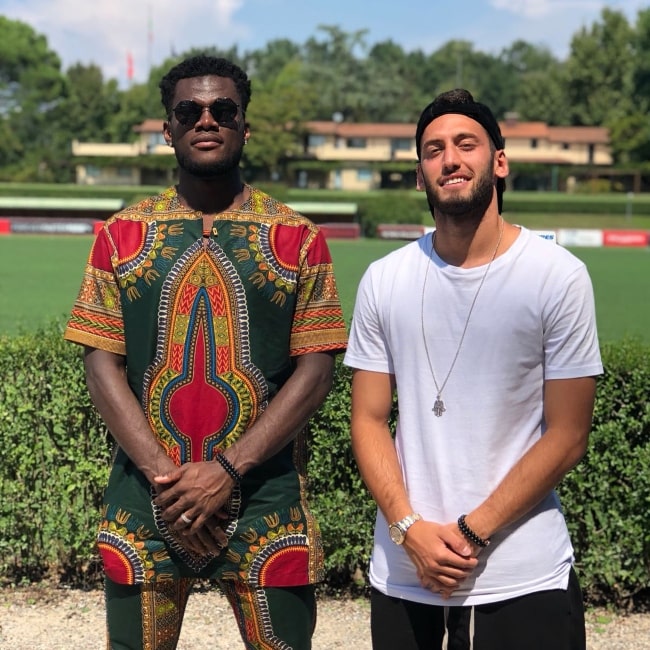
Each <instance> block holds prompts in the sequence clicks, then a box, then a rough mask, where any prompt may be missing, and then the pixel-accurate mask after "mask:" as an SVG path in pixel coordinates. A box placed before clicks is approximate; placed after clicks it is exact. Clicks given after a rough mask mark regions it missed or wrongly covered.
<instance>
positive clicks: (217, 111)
mask: <svg viewBox="0 0 650 650" xmlns="http://www.w3.org/2000/svg"><path fill="white" fill-rule="evenodd" d="M210 113H212V117H213V118H214V121H215V122H217V123H218V124H228V123H232V122H234V121H235V117H237V104H235V102H233V101H232V100H230V99H218V100H217V101H216V102H214V104H212V106H210Z"/></svg>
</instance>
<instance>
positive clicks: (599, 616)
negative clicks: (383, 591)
mask: <svg viewBox="0 0 650 650" xmlns="http://www.w3.org/2000/svg"><path fill="white" fill-rule="evenodd" d="M369 611H370V610H369V607H368V603H367V601H365V600H363V599H360V600H345V601H337V600H329V599H328V600H321V601H320V602H319V609H318V625H317V627H316V633H315V635H314V641H313V648H314V650H335V649H337V648H347V649H348V650H349V649H352V648H353V649H354V650H371V647H370V640H369V633H368V619H369ZM220 619H223V620H224V621H225V624H224V625H223V627H222V628H220V629H217V625H216V624H215V621H218V620H220ZM241 647H242V645H241V640H240V638H239V635H238V633H237V630H236V627H235V625H234V620H233V618H232V613H231V611H230V608H229V606H228V604H227V602H226V601H225V599H224V598H223V597H222V596H221V595H220V594H219V593H217V592H208V593H203V592H201V593H195V594H193V595H192V596H191V597H190V601H189V604H188V607H187V613H186V616H185V623H184V626H183V631H182V633H181V640H180V643H179V646H178V650H201V649H202V648H210V649H211V650H237V649H239V648H241ZM0 648H7V649H9V648H11V650H46V649H47V650H103V648H104V611H103V594H102V592H101V591H89V592H84V591H77V590H55V589H38V588H30V589H9V588H6V589H4V590H2V591H0ZM649 649H650V615H648V614H633V615H630V616H614V615H612V614H610V613H609V612H607V611H606V610H594V611H590V612H588V614H587V650H649ZM522 650H524V649H522ZM549 650H552V649H551V648H549Z"/></svg>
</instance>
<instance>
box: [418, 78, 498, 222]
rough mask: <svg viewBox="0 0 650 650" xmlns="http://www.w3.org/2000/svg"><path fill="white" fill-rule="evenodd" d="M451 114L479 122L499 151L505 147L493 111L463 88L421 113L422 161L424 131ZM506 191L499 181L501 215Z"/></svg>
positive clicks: (448, 93) (444, 94) (444, 96)
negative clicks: (476, 100)
mask: <svg viewBox="0 0 650 650" xmlns="http://www.w3.org/2000/svg"><path fill="white" fill-rule="evenodd" d="M450 113H454V114H458V115H466V116H467V117H469V118H471V119H472V120H475V121H476V122H478V123H479V124H480V125H481V126H482V127H483V128H484V129H485V130H486V132H487V134H488V136H489V137H490V140H492V142H493V143H494V146H495V147H496V148H497V149H503V148H504V147H505V140H504V139H503V136H502V135H501V129H500V128H499V123H498V122H497V121H496V119H495V117H494V115H493V114H492V111H491V110H490V109H489V108H488V107H487V106H486V105H485V104H481V103H480V102H475V101H474V97H472V94H471V93H470V92H469V91H467V90H464V89H462V88H458V89H456V90H452V91H449V92H446V93H443V94H442V95H438V97H436V98H435V99H434V100H433V101H432V102H431V103H430V104H429V105H428V106H427V107H426V108H425V109H424V110H423V111H422V113H421V115H420V119H419V120H418V125H417V128H416V129H415V149H416V151H417V154H418V160H420V153H421V140H422V134H423V133H424V130H425V129H426V128H427V126H429V124H431V122H433V120H435V119H436V118H437V117H440V116H441V115H448V114H450ZM505 189H506V182H505V180H504V179H503V178H499V179H497V199H498V204H499V213H501V211H502V208H503V192H504V191H505Z"/></svg>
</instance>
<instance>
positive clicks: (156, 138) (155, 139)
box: [149, 133, 167, 148]
mask: <svg viewBox="0 0 650 650" xmlns="http://www.w3.org/2000/svg"><path fill="white" fill-rule="evenodd" d="M165 144H167V141H166V140H165V136H164V135H163V134H162V133H151V134H150V135H149V146H150V147H152V148H153V147H157V146H158V145H165Z"/></svg>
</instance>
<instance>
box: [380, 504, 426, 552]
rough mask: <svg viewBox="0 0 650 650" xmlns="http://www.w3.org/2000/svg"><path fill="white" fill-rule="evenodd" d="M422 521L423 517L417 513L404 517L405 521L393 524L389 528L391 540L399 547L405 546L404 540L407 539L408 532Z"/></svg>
mask: <svg viewBox="0 0 650 650" xmlns="http://www.w3.org/2000/svg"><path fill="white" fill-rule="evenodd" d="M420 519H422V515H420V514H418V513H417V512H413V513H412V514H410V515H408V516H406V517H404V519H401V520H400V521H396V522H395V523H394V524H391V525H390V526H389V527H388V534H389V535H390V538H391V539H392V540H393V542H395V544H397V545H398V546H399V545H401V544H403V543H404V540H405V539H406V531H407V530H408V529H409V528H410V527H411V526H412V525H413V524H414V523H415V522H416V521H419V520H420Z"/></svg>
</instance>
